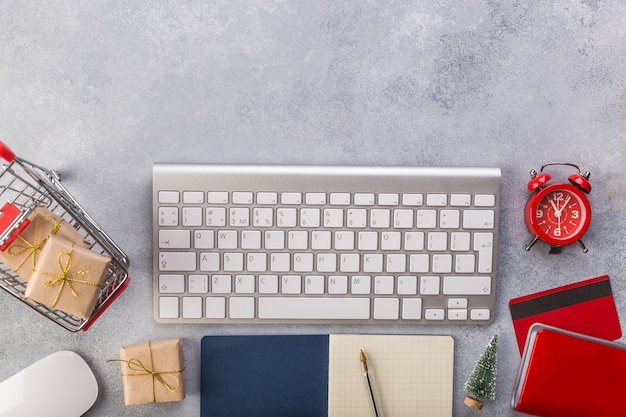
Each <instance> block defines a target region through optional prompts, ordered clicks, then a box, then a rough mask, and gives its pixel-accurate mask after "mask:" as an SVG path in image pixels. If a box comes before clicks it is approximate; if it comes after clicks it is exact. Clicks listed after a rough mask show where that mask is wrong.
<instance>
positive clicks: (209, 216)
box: [206, 207, 226, 227]
mask: <svg viewBox="0 0 626 417" xmlns="http://www.w3.org/2000/svg"><path fill="white" fill-rule="evenodd" d="M206 225H207V226H215V227H220V226H226V209H225V208H224V207H215V208H207V209H206Z"/></svg>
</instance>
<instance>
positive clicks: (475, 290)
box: [443, 276, 491, 295]
mask: <svg viewBox="0 0 626 417" xmlns="http://www.w3.org/2000/svg"><path fill="white" fill-rule="evenodd" d="M443 293H444V294H445V295H489V294H491V277H485V276H445V277H443Z"/></svg>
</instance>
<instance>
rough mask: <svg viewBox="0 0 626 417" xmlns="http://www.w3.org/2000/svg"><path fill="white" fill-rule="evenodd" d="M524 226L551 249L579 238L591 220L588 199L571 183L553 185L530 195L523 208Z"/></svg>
mask: <svg viewBox="0 0 626 417" xmlns="http://www.w3.org/2000/svg"><path fill="white" fill-rule="evenodd" d="M525 219H526V226H527V227H528V230H529V231H530V232H531V233H533V234H534V235H536V236H538V237H539V239H541V240H543V241H544V242H547V243H549V244H550V245H553V246H562V245H569V244H570V243H574V242H576V241H577V240H578V239H580V238H581V237H582V236H583V235H584V234H585V232H586V231H587V228H588V227H589V223H590V221H591V206H590V205H589V201H588V200H587V197H586V196H585V195H584V194H583V193H582V191H580V190H579V189H578V188H576V187H574V186H573V185H571V184H564V183H563V184H552V185H548V186H546V187H545V188H543V189H541V190H539V192H537V193H536V194H535V195H533V196H531V198H530V199H529V200H528V203H527V205H526V216H525Z"/></svg>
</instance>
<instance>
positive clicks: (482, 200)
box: [474, 194, 496, 207]
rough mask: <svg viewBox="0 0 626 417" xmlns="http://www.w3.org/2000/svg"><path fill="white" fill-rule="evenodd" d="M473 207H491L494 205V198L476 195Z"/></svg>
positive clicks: (493, 196)
mask: <svg viewBox="0 0 626 417" xmlns="http://www.w3.org/2000/svg"><path fill="white" fill-rule="evenodd" d="M474 205H475V206H476V207H493V206H495V205H496V196H495V195H493V194H476V195H475V196H474Z"/></svg>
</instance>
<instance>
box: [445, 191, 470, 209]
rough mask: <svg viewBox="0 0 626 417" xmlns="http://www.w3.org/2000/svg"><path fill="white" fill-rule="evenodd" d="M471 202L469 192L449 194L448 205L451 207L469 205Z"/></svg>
mask: <svg viewBox="0 0 626 417" xmlns="http://www.w3.org/2000/svg"><path fill="white" fill-rule="evenodd" d="M471 204H472V196H471V195H470V194H452V195H450V205H451V206H453V207H469V206H470V205H471Z"/></svg>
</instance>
